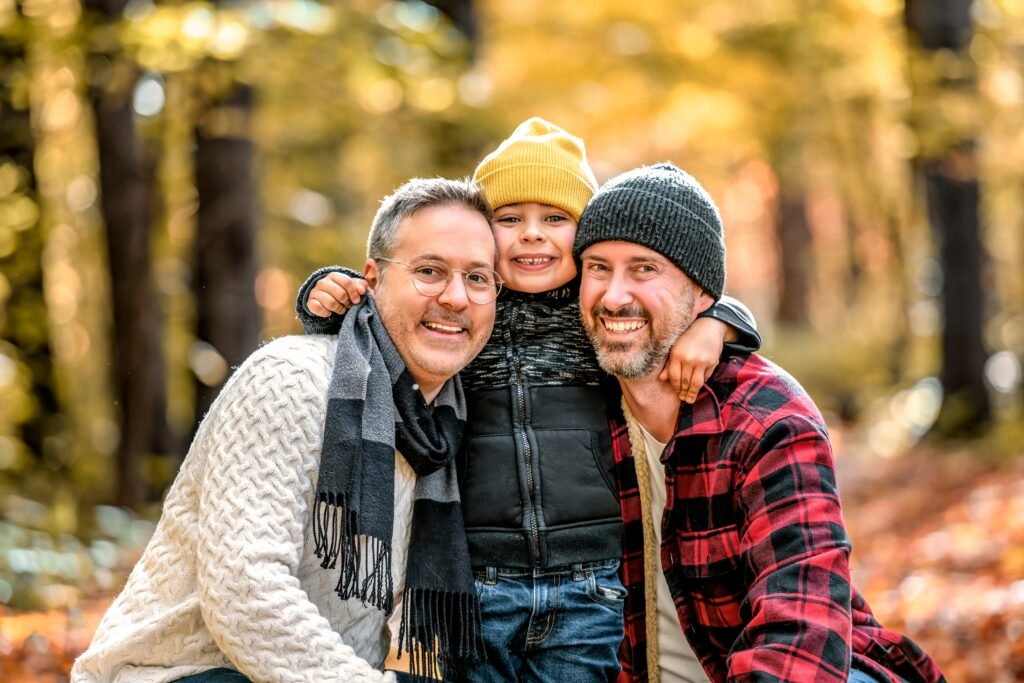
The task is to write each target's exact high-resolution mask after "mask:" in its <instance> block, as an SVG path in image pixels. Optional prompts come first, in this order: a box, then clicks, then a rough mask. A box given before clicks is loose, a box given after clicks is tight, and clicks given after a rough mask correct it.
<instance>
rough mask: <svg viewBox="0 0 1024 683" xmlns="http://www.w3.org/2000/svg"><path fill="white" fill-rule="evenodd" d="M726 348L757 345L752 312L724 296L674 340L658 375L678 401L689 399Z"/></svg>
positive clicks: (747, 349)
mask: <svg viewBox="0 0 1024 683" xmlns="http://www.w3.org/2000/svg"><path fill="white" fill-rule="evenodd" d="M726 348H727V349H728V351H729V352H730V353H737V352H754V351H757V350H758V349H759V348H761V335H760V334H758V332H757V323H756V322H755V320H754V316H753V314H752V313H751V312H750V310H749V309H747V307H746V306H744V305H743V304H742V303H740V302H739V301H738V300H737V299H733V298H732V297H728V296H727V297H723V298H722V300H721V301H719V302H718V303H716V304H715V305H714V306H712V307H711V308H709V309H708V310H707V311H705V312H704V313H702V314H701V315H700V316H698V318H697V320H695V321H694V323H693V325H691V326H690V329H688V330H687V331H686V332H684V333H683V336H681V337H680V338H679V339H678V340H677V341H676V343H675V345H674V346H673V347H672V351H671V352H670V353H669V357H668V360H667V361H666V363H665V369H664V370H662V371H661V374H660V375H659V376H658V378H659V379H661V380H662V381H664V382H668V383H669V384H671V385H672V386H673V388H675V390H676V392H677V393H678V394H679V399H680V400H681V401H686V402H687V403H693V402H694V400H696V398H697V392H698V391H699V390H700V388H701V387H702V386H704V383H705V382H706V381H707V380H708V378H709V377H711V373H712V372H714V371H715V366H717V365H718V361H719V358H721V356H722V354H723V352H724V351H725V350H726Z"/></svg>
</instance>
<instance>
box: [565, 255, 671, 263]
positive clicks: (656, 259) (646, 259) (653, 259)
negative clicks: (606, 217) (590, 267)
mask: <svg viewBox="0 0 1024 683" xmlns="http://www.w3.org/2000/svg"><path fill="white" fill-rule="evenodd" d="M581 260H583V261H598V262H600V263H608V259H606V258H604V257H602V256H582V257H581ZM627 260H628V262H629V263H656V264H658V265H665V264H667V263H668V261H667V260H666V259H665V258H664V257H662V256H660V255H656V256H630V257H629V259H627Z"/></svg>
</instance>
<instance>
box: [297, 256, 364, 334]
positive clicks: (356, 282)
mask: <svg viewBox="0 0 1024 683" xmlns="http://www.w3.org/2000/svg"><path fill="white" fill-rule="evenodd" d="M367 292H371V293H372V291H371V290H370V288H369V287H368V286H367V284H366V281H365V280H363V279H362V277H361V276H360V274H359V273H358V272H356V271H354V270H352V269H351V268H345V267H343V266H328V267H326V268H321V269H319V270H315V271H313V273H312V274H311V275H310V276H309V277H308V278H306V281H305V282H303V283H302V286H301V287H299V296H298V298H297V300H296V301H295V313H296V314H298V316H299V322H301V323H302V331H303V332H305V333H306V334H337V332H338V330H339V329H340V328H341V318H342V316H344V315H345V311H347V310H348V309H349V308H350V307H351V306H352V305H354V304H357V303H359V297H360V295H362V294H366V293H367Z"/></svg>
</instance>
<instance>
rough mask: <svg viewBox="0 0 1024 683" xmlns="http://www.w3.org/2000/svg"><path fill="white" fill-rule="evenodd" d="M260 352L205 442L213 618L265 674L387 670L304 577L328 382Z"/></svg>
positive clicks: (203, 575)
mask: <svg viewBox="0 0 1024 683" xmlns="http://www.w3.org/2000/svg"><path fill="white" fill-rule="evenodd" d="M254 358H255V360H254V359H250V360H249V361H247V362H246V363H245V364H243V366H242V367H241V368H239V370H238V371H237V372H236V373H235V375H234V376H233V377H232V379H231V381H230V382H229V384H228V385H227V386H226V387H225V389H224V391H223V394H222V396H221V397H219V398H218V400H217V401H216V402H215V403H214V406H213V407H212V408H211V410H210V413H209V414H208V415H207V417H206V419H205V420H204V425H203V428H202V430H201V437H200V438H198V439H197V441H196V443H195V444H194V445H193V448H194V449H199V452H200V453H201V457H203V458H204V459H205V461H206V462H205V466H204V471H203V475H202V478H203V484H202V488H201V491H200V496H199V512H198V520H197V524H196V527H197V528H196V529H195V535H196V583H197V594H198V598H199V608H200V610H201V612H202V614H203V621H204V623H205V624H206V627H207V628H208V629H209V631H210V634H211V636H212V637H213V639H214V641H215V642H216V643H217V646H218V647H219V648H220V649H221V651H223V653H224V654H225V655H226V656H227V657H228V658H229V659H230V660H231V661H232V662H233V663H234V664H235V666H237V667H238V669H239V670H240V671H241V672H242V673H244V674H246V675H247V676H248V677H249V678H251V679H252V680H254V681H259V680H277V681H289V682H295V683H298V682H300V681H302V682H305V681H339V682H340V681H359V682H360V683H371V682H373V683H377V682H379V681H383V680H385V679H384V678H383V674H382V673H381V672H379V671H376V670H375V669H374V668H373V667H371V666H370V664H369V663H368V662H367V661H365V660H364V659H362V658H361V657H359V656H358V655H357V654H356V652H355V651H354V650H353V649H352V647H350V646H348V645H347V644H346V643H344V642H343V641H342V638H341V636H340V635H339V634H338V633H337V632H336V631H335V630H334V629H333V628H332V627H331V623H330V622H329V621H328V620H327V619H326V618H325V617H324V616H323V615H321V613H320V610H319V609H318V607H317V605H315V604H314V603H313V602H312V600H311V598H310V595H309V594H308V593H307V592H306V590H305V589H304V587H303V585H302V584H300V581H299V579H298V577H297V574H298V567H299V564H300V561H302V558H303V557H304V556H305V555H304V554H305V553H306V552H307V551H306V545H305V527H306V524H307V520H308V518H309V515H310V508H309V506H310V501H311V498H312V488H313V476H314V473H315V459H316V456H315V453H317V452H318V451H319V446H320V444H319V435H320V431H321V423H322V420H323V415H324V398H323V396H322V395H321V394H322V391H321V390H320V389H319V385H317V384H316V383H315V382H314V381H313V380H312V379H311V378H310V377H309V373H310V369H309V368H308V367H303V366H299V365H297V364H294V363H291V362H289V361H288V360H286V359H285V358H282V357H276V356H272V355H269V353H268V352H267V350H266V347H265V348H264V350H261V351H258V352H257V354H256V355H255V356H254ZM282 397H287V399H288V400H287V401H282ZM190 457H191V456H190ZM327 581H328V582H330V581H331V579H329V578H328V579H327ZM320 594H321V591H317V592H316V595H317V596H319V595H320ZM323 594H324V595H326V596H327V599H340V598H337V596H335V595H334V594H333V593H332V592H330V591H327V592H324V593H323ZM317 599H319V598H317ZM371 621H372V620H371Z"/></svg>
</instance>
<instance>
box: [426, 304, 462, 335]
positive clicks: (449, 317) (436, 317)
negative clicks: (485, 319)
mask: <svg viewBox="0 0 1024 683" xmlns="http://www.w3.org/2000/svg"><path fill="white" fill-rule="evenodd" d="M423 320H428V321H430V322H432V323H441V324H442V325H453V326H458V327H462V328H464V329H466V330H471V329H473V321H472V320H470V318H469V316H465V315H456V314H453V313H452V312H451V311H448V310H446V309H443V308H437V309H434V310H431V311H427V313H426V315H424V316H423Z"/></svg>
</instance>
